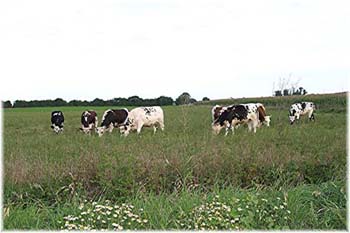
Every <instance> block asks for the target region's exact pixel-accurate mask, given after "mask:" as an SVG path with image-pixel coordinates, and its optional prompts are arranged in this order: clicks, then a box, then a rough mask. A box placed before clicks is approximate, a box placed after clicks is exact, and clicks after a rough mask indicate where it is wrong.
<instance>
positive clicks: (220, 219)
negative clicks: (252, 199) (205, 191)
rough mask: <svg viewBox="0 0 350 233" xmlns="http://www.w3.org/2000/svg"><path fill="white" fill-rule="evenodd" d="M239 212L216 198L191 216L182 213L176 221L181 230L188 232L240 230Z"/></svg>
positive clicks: (192, 212) (193, 211) (201, 206)
mask: <svg viewBox="0 0 350 233" xmlns="http://www.w3.org/2000/svg"><path fill="white" fill-rule="evenodd" d="M235 213H238V210H235V209H234V208H232V207H231V206H230V205H228V204H227V203H224V202H220V201H219V196H215V197H214V198H213V200H212V201H210V202H207V203H204V204H202V205H200V206H197V207H195V208H194V209H193V210H192V211H191V212H190V213H189V214H188V213H184V212H182V213H181V214H180V216H179V219H178V220H177V221H176V223H177V225H178V226H179V227H180V228H181V229H186V230H239V229H242V227H241V225H240V216H239V214H235Z"/></svg>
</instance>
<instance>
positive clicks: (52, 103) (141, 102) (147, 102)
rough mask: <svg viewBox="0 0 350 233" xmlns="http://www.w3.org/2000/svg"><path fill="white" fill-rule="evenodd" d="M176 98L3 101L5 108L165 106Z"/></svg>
mask: <svg viewBox="0 0 350 233" xmlns="http://www.w3.org/2000/svg"><path fill="white" fill-rule="evenodd" d="M173 103H174V100H173V99H172V98H171V97H167V96H160V97H158V98H154V99H142V98H140V97H138V96H131V97H129V98H113V99H110V100H103V99H99V98H96V99H94V100H92V101H87V100H71V101H65V100H63V99H61V98H57V99H55V100H50V99H49V100H29V101H27V100H16V101H14V102H13V104H12V103H11V101H2V104H3V107H4V108H27V107H58V106H60V107H61V106H153V105H158V106H164V105H172V104H173Z"/></svg>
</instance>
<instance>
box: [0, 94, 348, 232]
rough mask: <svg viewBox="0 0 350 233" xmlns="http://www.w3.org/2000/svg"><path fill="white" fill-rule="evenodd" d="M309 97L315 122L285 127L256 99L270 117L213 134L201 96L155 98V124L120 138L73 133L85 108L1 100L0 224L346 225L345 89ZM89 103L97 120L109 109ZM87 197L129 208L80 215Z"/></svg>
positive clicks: (284, 111) (275, 110)
mask: <svg viewBox="0 0 350 233" xmlns="http://www.w3.org/2000/svg"><path fill="white" fill-rule="evenodd" d="M317 98H318V100H320V102H319V103H317V105H318V106H320V107H319V109H320V110H319V111H317V112H316V115H315V116H316V122H308V120H307V119H306V118H303V119H302V121H301V122H300V124H297V125H293V126H290V125H289V122H288V107H286V106H285V104H283V98H282V99H281V100H280V101H281V102H280V104H279V105H277V107H276V105H271V106H269V105H267V112H268V114H271V115H272V121H271V127H269V128H267V127H261V128H259V129H258V131H257V133H256V134H255V135H254V134H253V133H248V130H247V128H246V127H240V128H239V129H237V130H236V131H235V135H229V136H227V137H224V135H223V132H222V134H220V135H218V136H214V135H213V134H212V132H211V114H210V110H211V106H210V105H193V106H169V107H164V108H163V109H164V114H165V131H164V132H157V133H156V134H155V135H153V131H152V129H148V128H144V129H143V130H142V132H141V136H137V135H136V134H135V133H133V134H130V135H129V136H128V137H126V138H124V137H120V135H119V132H117V131H114V132H113V133H112V134H108V133H107V134H106V135H104V136H103V137H101V138H99V137H97V135H96V134H94V135H92V136H88V135H83V134H82V133H81V132H80V131H78V128H79V127H80V115H81V112H82V111H83V110H85V109H86V108H85V107H62V108H25V109H24V108H22V109H6V110H4V115H3V116H4V133H3V138H4V143H3V145H4V159H3V161H4V167H3V168H4V228H5V229H61V227H63V228H67V229H75V227H77V228H81V229H84V227H88V226H90V228H98V229H105V228H107V229H113V228H116V229H118V227H119V226H122V227H123V229H346V155H347V154H346V95H342V96H340V97H339V96H337V100H338V102H336V103H337V104H335V105H334V108H333V109H330V108H324V107H322V101H325V102H327V103H329V102H330V101H327V100H328V99H329V98H330V97H329V96H328V95H325V96H324V97H323V98H322V96H321V97H319V96H318V97H317ZM339 99H340V100H339ZM258 101H259V100H258ZM259 102H262V103H264V102H263V101H259ZM344 103H345V104H344ZM56 109H60V110H62V111H63V112H64V114H65V131H64V133H63V134H60V135H56V134H54V133H53V132H52V131H51V129H50V112H51V111H52V110H56ZM89 109H94V110H96V111H97V113H98V117H99V120H100V119H101V116H102V114H103V112H104V110H106V109H108V107H91V108H89ZM129 109H131V108H129ZM238 199H239V200H238ZM106 200H108V201H107V202H106ZM237 200H238V201H237ZM92 202H97V203H98V204H101V203H104V204H101V205H102V207H100V209H102V210H107V209H108V208H109V207H108V206H107V204H108V205H109V204H110V205H111V206H113V205H118V206H120V208H124V207H122V205H132V208H131V209H132V211H134V212H133V214H134V215H135V216H134V217H132V216H133V215H132V214H130V211H131V210H127V211H126V210H123V211H124V212H123V211H121V212H120V213H119V212H118V213H117V212H116V214H115V215H112V214H111V216H110V217H108V215H109V213H105V212H104V213H102V212H103V211H102V210H100V209H99V211H100V213H101V216H102V218H100V219H97V220H95V218H96V217H97V216H98V211H97V212H96V214H95V215H94V216H92V217H91V216H90V217H89V218H88V217H86V218H85V219H84V221H82V220H81V218H82V217H84V216H85V215H86V213H85V212H86V211H85V210H89V211H90V210H93V209H94V206H96V205H98V204H96V203H94V204H92ZM106 203H107V204H106ZM103 205H105V206H103ZM107 207H108V208H107ZM111 208H117V207H111ZM118 208H119V207H118ZM125 208H126V207H125ZM82 211H85V212H83V213H84V214H82ZM89 211H87V212H89ZM113 211H116V210H115V209H113ZM118 211H119V210H118ZM128 211H129V212H128ZM132 211H131V212H132ZM123 213H124V214H125V216H124V215H123ZM68 215H71V216H79V218H77V219H74V218H73V219H74V220H67V218H66V219H64V217H65V216H68ZM136 215H137V216H139V217H140V218H141V219H142V220H139V219H138V218H137V217H136ZM130 216H131V217H130ZM104 217H105V219H104ZM123 217H125V218H123ZM89 219H90V220H89ZM103 219H104V220H103ZM122 220H123V221H122ZM103 221H105V222H103ZM88 222H89V223H88ZM140 222H141V223H140ZM113 223H114V225H113ZM70 224H71V225H70ZM115 224H119V225H118V227H116V226H117V225H115ZM86 229H87V228H86ZM119 229H121V228H119Z"/></svg>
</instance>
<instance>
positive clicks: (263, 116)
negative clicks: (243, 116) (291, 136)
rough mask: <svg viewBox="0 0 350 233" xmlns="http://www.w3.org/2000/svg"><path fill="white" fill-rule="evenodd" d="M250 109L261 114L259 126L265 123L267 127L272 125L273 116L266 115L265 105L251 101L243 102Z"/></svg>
mask: <svg viewBox="0 0 350 233" xmlns="http://www.w3.org/2000/svg"><path fill="white" fill-rule="evenodd" d="M243 105H244V106H245V107H246V108H247V110H248V111H250V112H255V113H258V116H259V127H260V126H261V125H262V124H265V125H266V126H267V127H269V126H270V121H271V116H267V115H266V109H265V106H264V105H263V104H261V103H249V104H243Z"/></svg>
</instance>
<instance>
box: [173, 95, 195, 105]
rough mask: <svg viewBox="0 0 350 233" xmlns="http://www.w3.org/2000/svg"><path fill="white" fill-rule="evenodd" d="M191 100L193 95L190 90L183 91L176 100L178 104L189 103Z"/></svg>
mask: <svg viewBox="0 0 350 233" xmlns="http://www.w3.org/2000/svg"><path fill="white" fill-rule="evenodd" d="M190 101H191V95H190V94H189V93H188V92H184V93H182V94H181V95H180V96H179V97H177V99H176V100H175V103H176V105H183V104H189V103H190Z"/></svg>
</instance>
